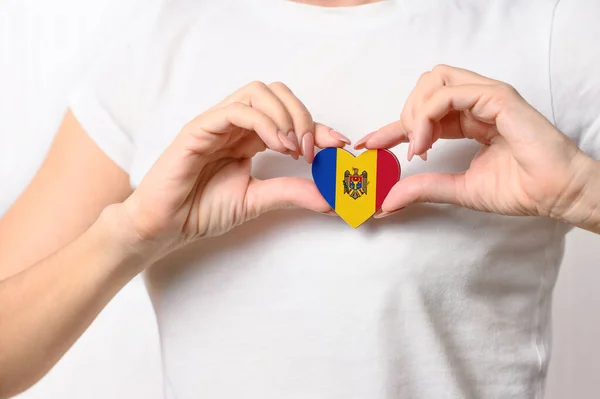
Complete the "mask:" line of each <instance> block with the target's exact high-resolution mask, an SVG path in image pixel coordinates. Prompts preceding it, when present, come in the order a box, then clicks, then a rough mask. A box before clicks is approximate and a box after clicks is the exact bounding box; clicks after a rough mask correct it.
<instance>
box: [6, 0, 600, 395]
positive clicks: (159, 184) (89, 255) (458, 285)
mask: <svg viewBox="0 0 600 399" xmlns="http://www.w3.org/2000/svg"><path fill="white" fill-rule="evenodd" d="M264 1H265V2H266V3H264V4H263V3H261V2H257V1H253V2H250V3H245V2H236V1H233V0H231V1H226V2H204V3H206V4H203V2H197V1H171V2H164V4H163V2H159V4H157V6H156V8H155V9H153V11H152V12H149V15H147V16H143V17H141V18H140V21H139V23H138V24H137V25H135V26H134V27H133V29H132V35H131V38H130V39H129V40H126V41H124V42H123V43H121V44H119V46H118V47H119V48H117V49H115V51H114V53H112V54H111V56H110V57H109V58H108V59H107V60H106V61H105V62H104V63H102V64H100V65H99V68H98V71H96V72H95V73H93V74H92V76H90V78H89V79H88V80H87V81H86V82H85V83H84V84H83V85H82V86H81V89H80V90H79V91H78V93H77V95H76V96H74V99H73V101H72V103H71V107H70V111H69V112H68V113H67V115H66V117H65V120H64V123H63V124H62V126H61V128H60V130H59V132H58V134H57V137H56V140H55V142H54V144H53V147H52V149H51V151H50V153H49V155H48V158H47V160H46V162H45V163H44V166H43V167H42V168H41V170H40V171H39V173H38V175H37V176H36V178H35V179H34V181H33V182H32V184H31V185H30V187H28V189H27V190H26V192H25V193H24V194H23V195H22V197H21V198H20V199H19V200H18V201H17V202H16V203H15V205H14V206H13V207H12V208H11V209H10V210H9V212H8V213H7V214H6V215H5V216H4V218H3V219H2V221H1V224H0V271H1V273H2V278H3V281H2V284H1V285H0V301H1V302H2V304H3V306H2V308H1V309H0V322H1V323H2V329H1V333H0V334H2V335H0V337H1V339H0V344H1V345H2V348H0V349H1V350H0V370H2V371H1V372H0V387H1V388H0V392H1V393H2V396H3V397H6V396H9V395H12V394H15V393H17V392H19V391H21V390H23V389H25V388H26V387H27V386H29V385H31V384H32V383H33V382H35V381H36V380H37V379H38V378H40V377H41V376H42V375H43V374H44V373H45V372H46V371H47V370H48V369H49V368H50V367H51V366H52V365H53V364H54V363H55V362H56V361H57V360H58V359H59V358H60V356H61V355H62V354H63V353H64V352H65V351H66V350H67V349H68V347H69V346H70V345H71V344H72V343H73V342H74V341H75V340H76V339H77V337H78V336H79V335H80V334H81V333H82V331H84V330H85V328H86V327H87V326H88V325H89V323H90V322H91V321H92V320H93V318H94V317H95V316H96V314H97V313H98V312H99V311H100V309H102V307H103V306H104V305H105V304H106V303H107V302H108V301H109V300H110V298H112V296H114V294H115V293H116V292H117V291H118V290H119V289H120V288H122V287H123V285H124V284H126V283H127V282H128V281H129V280H130V279H131V278H133V276H135V275H137V274H138V273H140V272H142V271H144V270H146V271H147V273H146V279H147V284H148V287H149V291H150V294H151V297H152V300H153V304H154V307H155V310H156V313H157V320H158V323H159V328H160V336H161V345H162V353H163V369H164V376H165V385H166V389H167V393H166V394H167V397H169V398H191V397H218V398H234V397H235V398H237V397H250V398H282V397H284V398H289V397H302V398H304V397H310V398H313V397H322V398H443V397H450V398H470V397H473V398H500V397H502V398H504V397H512V398H531V397H541V395H542V394H543V385H544V378H545V371H546V368H547V364H548V345H549V342H548V334H549V311H550V296H551V291H552V286H553V283H554V281H555V279H556V274H557V270H558V265H559V264H560V260H561V255H562V243H563V238H564V234H565V233H566V231H567V230H568V225H567V224H566V223H564V222H568V223H570V224H575V225H578V226H581V227H583V228H587V229H589V230H591V231H595V232H598V233H600V216H599V210H598V205H597V204H598V192H599V187H600V177H599V175H600V171H599V166H598V162H597V161H594V159H593V158H592V157H591V156H594V157H597V156H598V154H599V153H600V135H599V134H598V126H599V124H600V122H599V121H600V119H598V116H597V115H598V112H597V110H598V105H597V104H598V103H597V101H598V100H597V98H600V97H599V96H596V94H598V93H599V92H600V71H599V70H598V65H600V63H599V62H597V61H600V60H599V58H600V55H599V54H598V53H597V50H596V48H595V47H594V45H593V43H592V42H593V39H592V38H593V37H598V34H596V35H594V34H593V32H596V33H600V32H598V30H599V28H598V27H597V25H596V23H595V21H593V15H594V14H595V13H597V11H600V10H599V9H598V8H599V6H598V5H590V4H588V3H582V4H578V2H576V1H571V2H568V1H567V2H563V3H561V4H558V6H556V2H555V1H541V0H540V1H534V2H519V4H518V5H515V4H513V2H509V1H506V2H495V3H493V4H487V3H485V2H476V1H472V2H468V3H467V4H464V3H461V4H455V3H452V2H446V1H427V2H411V3H408V2H401V1H385V2H383V1H382V2H371V1H344V0H339V1H327V2H326V1H316V0H315V1H303V3H309V4H299V2H298V3H294V2H279V1H272V2H271V1H270V0H264ZM362 3H373V4H368V5H367V4H362ZM521 3H524V4H521ZM361 4H362V5H361ZM467 5H468V7H467ZM325 6H339V7H340V8H326V7H325ZM596 15H597V14H596ZM575 17H577V18H578V20H577V22H578V23H577V24H576V25H575V26H573V24H572V23H571V21H572V19H573V18H575ZM583 32H585V34H584V33H583ZM574 40H577V43H579V45H580V46H581V47H580V48H581V56H580V57H573V56H569V54H568V52H569V51H571V50H572V49H573V48H574V45H573V43H574ZM588 61H589V62H588ZM442 62H443V63H446V64H453V65H460V66H461V67H464V68H467V69H471V70H477V71H478V72H480V73H481V74H483V75H485V76H490V77H493V78H494V79H491V78H487V77H484V76H482V75H479V74H475V73H473V72H469V71H467V70H465V69H457V68H452V67H445V66H441V67H437V68H434V69H433V70H432V71H431V72H428V73H425V74H422V73H423V72H424V71H427V70H430V69H431V68H432V67H433V66H434V65H436V64H439V63H442ZM583 68H590V69H589V70H587V71H584V70H583ZM593 68H595V70H594V69H593ZM583 72H587V73H583ZM419 76H421V78H420V79H418V83H417V85H416V86H415V85H414V83H415V81H417V78H418V77H419ZM261 81H263V82H279V81H281V82H284V83H285V84H284V83H269V84H264V83H260V82H261ZM501 81H503V82H508V83H510V84H511V85H512V86H514V87H515V88H516V89H517V90H519V92H520V93H521V94H523V96H524V97H525V98H526V99H527V100H528V101H529V102H530V103H531V104H532V105H533V106H535V108H537V109H538V110H540V112H541V113H538V112H537V111H535V110H534V109H533V108H531V107H530V106H529V105H527V103H526V102H525V100H524V99H523V98H521V97H520V96H519V95H518V94H517V92H516V91H515V90H514V89H512V88H511V87H510V86H507V85H506V84H503V83H500V82H501ZM248 82H254V83H250V84H248ZM240 87H241V88H240ZM593 101H596V102H595V103H594V102H593ZM215 104H216V105H215ZM400 110H402V115H401V119H400V121H398V122H394V123H392V124H390V125H386V126H384V127H383V128H380V127H381V126H383V125H385V124H386V123H388V122H389V121H390V120H393V119H397V114H398V113H399V112H400ZM548 119H550V120H553V121H554V122H555V123H556V124H557V125H558V127H559V129H560V130H562V131H563V132H564V133H565V134H566V135H564V134H562V133H560V132H559V131H558V130H556V129H555V128H554V127H553V126H552V124H551V123H550V122H549V121H548ZM184 125H185V127H184V128H183V129H182V130H181V126H184ZM375 129H377V130H376V131H375V132H374V133H373V134H371V135H369V136H367V137H366V138H364V139H362V140H359V139H360V138H361V137H362V136H363V135H364V132H367V131H371V130H375ZM178 131H180V132H179V134H176V132H178ZM340 132H343V134H342V133H340ZM345 135H347V136H348V137H346V136H345ZM448 138H469V139H472V140H443V139H448ZM350 141H353V142H355V143H356V144H355V147H356V148H357V149H362V148H388V147H394V146H396V145H398V144H400V143H404V142H408V143H409V145H408V148H407V147H406V146H398V147H394V151H396V153H397V154H399V155H404V154H406V155H407V156H408V159H409V160H411V159H412V158H413V157H414V155H420V156H421V157H422V158H423V160H419V159H417V160H412V161H411V162H404V161H403V162H402V167H403V176H404V178H403V179H402V180H401V181H400V182H399V183H398V184H397V185H396V187H395V188H394V189H393V190H392V192H391V193H390V195H389V196H388V198H387V200H386V202H385V203H384V206H383V212H382V213H381V214H379V215H377V216H379V217H380V216H387V215H388V214H389V213H391V212H393V211H396V210H398V209H400V208H403V207H407V206H408V205H411V204H413V203H415V202H433V203H445V204H446V205H433V204H428V205H424V204H421V205H411V206H409V207H407V208H406V209H405V210H403V211H401V212H400V213H399V214H398V215H396V216H394V217H390V218H387V219H385V220H373V221H370V222H368V223H367V224H365V225H364V226H362V227H361V228H359V229H358V230H353V229H351V228H349V227H348V226H347V225H345V223H344V222H342V221H341V220H339V219H337V218H327V217H325V216H324V215H321V214H331V213H332V212H331V209H330V208H329V206H328V205H327V203H326V202H325V200H324V199H323V198H322V197H321V195H320V194H319V192H318V190H317V189H316V187H315V186H314V184H313V183H312V182H311V180H309V179H307V177H309V176H310V165H309V164H310V163H311V162H312V160H313V159H314V151H315V146H316V147H319V148H324V147H342V146H344V145H346V144H348V143H349V142H350ZM577 144H579V145H580V146H581V149H582V150H584V151H585V152H587V153H588V154H589V155H586V154H585V153H584V152H583V151H581V150H580V149H579V148H578V147H577ZM431 146H433V148H432V149H430V147H431ZM267 148H268V149H269V151H264V150H265V149H267ZM428 150H429V151H428ZM475 154H477V156H476V157H475V159H474V160H473V161H472V162H471V159H472V158H473V156H475ZM590 155H591V156H590ZM300 156H302V158H303V159H304V160H305V161H307V162H308V164H307V163H306V162H304V161H297V159H298V158H299V157H300ZM425 159H427V161H426V162H425V161H424V160H425ZM465 170H467V172H466V173H464V174H461V172H462V171H465ZM440 172H442V173H441V174H438V173H440ZM454 173H458V174H454ZM40 199H43V200H42V201H40ZM456 205H461V206H463V207H467V208H470V209H466V208H463V207H459V206H456ZM289 208H301V209H295V210H292V209H289ZM272 210H280V211H279V212H269V211H272ZM307 210H309V211H314V212H308V211H307ZM478 211H486V212H478ZM319 213H321V214H319ZM496 214H501V215H512V216H515V215H521V216H530V217H521V218H515V217H507V216H500V215H496ZM259 216H260V218H258V217H259ZM531 216H542V217H531ZM255 218H258V219H257V220H254V221H252V222H248V221H250V220H251V219H255ZM245 222H248V223H245ZM240 225H241V226H240ZM32 226H35V228H34V229H32V228H31V227H32ZM236 226H238V227H236ZM234 227H236V228H235V229H233V228H234ZM151 265H153V266H152V268H151V269H150V268H149V267H150V266H151Z"/></svg>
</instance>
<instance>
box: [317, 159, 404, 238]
mask: <svg viewBox="0 0 600 399" xmlns="http://www.w3.org/2000/svg"><path fill="white" fill-rule="evenodd" d="M312 174H313V179H314V181H315V184H316V185H317V187H318V188H319V191H320V192H321V195H323V197H324V198H325V200H326V201H327V202H328V203H329V205H330V206H331V208H333V210H334V211H335V212H336V213H337V214H338V215H340V217H341V218H342V219H344V220H345V221H346V223H348V224H349V225H350V226H352V227H353V228H357V227H358V226H360V225H361V224H362V223H364V222H365V221H366V220H367V219H369V218H370V217H371V216H373V214H374V213H375V212H377V211H378V210H379V209H380V208H381V204H383V200H385V197H386V196H387V195H388V193H389V192H390V190H391V189H392V187H393V186H394V184H396V183H397V182H398V180H399V179H400V163H399V162H398V159H397V158H396V157H395V156H394V154H392V153H391V152H390V151H388V150H368V151H365V152H363V153H362V154H360V155H359V156H358V157H354V155H352V154H351V153H349V152H348V151H346V150H343V149H341V148H325V149H323V150H322V151H320V152H319V153H318V154H317V156H316V157H315V160H314V162H313V166H312Z"/></svg>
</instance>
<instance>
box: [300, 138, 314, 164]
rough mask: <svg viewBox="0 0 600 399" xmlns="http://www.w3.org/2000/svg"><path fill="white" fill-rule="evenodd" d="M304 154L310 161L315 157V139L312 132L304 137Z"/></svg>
mask: <svg viewBox="0 0 600 399" xmlns="http://www.w3.org/2000/svg"><path fill="white" fill-rule="evenodd" d="M302 154H303V155H304V158H305V159H306V161H307V162H308V163H312V161H313V160H314V159H315V139H314V137H313V134H312V133H310V132H308V133H306V134H305V135H304V137H302Z"/></svg>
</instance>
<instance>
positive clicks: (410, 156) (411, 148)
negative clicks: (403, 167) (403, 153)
mask: <svg viewBox="0 0 600 399" xmlns="http://www.w3.org/2000/svg"><path fill="white" fill-rule="evenodd" d="M414 146H415V142H414V141H413V140H412V139H411V140H410V144H408V154H407V159H408V162H410V161H412V159H413V156H415V150H414Z"/></svg>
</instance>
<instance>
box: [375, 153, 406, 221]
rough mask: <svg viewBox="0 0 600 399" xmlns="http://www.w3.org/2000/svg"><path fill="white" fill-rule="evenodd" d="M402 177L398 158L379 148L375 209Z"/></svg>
mask: <svg viewBox="0 0 600 399" xmlns="http://www.w3.org/2000/svg"><path fill="white" fill-rule="evenodd" d="M399 179H400V163H399V162H398V159H397V158H396V157H395V156H394V154H392V153H391V152H389V151H387V150H377V193H376V195H375V210H376V211H377V210H379V209H380V208H381V204H383V201H384V200H385V197H387V195H388V193H389V192H390V190H391V189H392V187H394V185H395V184H396V183H397V182H398V180H399Z"/></svg>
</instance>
